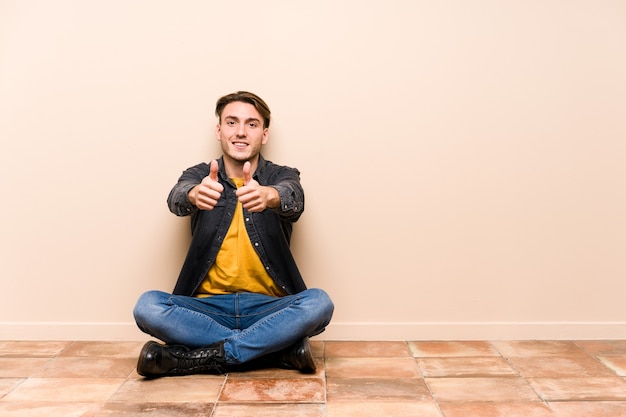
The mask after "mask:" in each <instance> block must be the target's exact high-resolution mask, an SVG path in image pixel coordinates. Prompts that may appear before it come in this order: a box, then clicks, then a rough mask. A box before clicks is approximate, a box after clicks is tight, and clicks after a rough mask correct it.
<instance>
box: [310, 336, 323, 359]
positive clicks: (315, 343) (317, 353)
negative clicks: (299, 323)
mask: <svg viewBox="0 0 626 417" xmlns="http://www.w3.org/2000/svg"><path fill="white" fill-rule="evenodd" d="M310 343H311V351H312V352H313V357H314V358H323V357H324V350H325V342H323V341H321V340H311V341H310Z"/></svg>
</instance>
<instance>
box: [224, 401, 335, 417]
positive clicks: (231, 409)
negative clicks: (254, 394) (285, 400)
mask: <svg viewBox="0 0 626 417" xmlns="http://www.w3.org/2000/svg"><path fill="white" fill-rule="evenodd" d="M325 416H326V406H325V405H324V404H246V405H242V404H218V405H217V407H216V409H215V413H214V414H213V416H212V417H325Z"/></svg>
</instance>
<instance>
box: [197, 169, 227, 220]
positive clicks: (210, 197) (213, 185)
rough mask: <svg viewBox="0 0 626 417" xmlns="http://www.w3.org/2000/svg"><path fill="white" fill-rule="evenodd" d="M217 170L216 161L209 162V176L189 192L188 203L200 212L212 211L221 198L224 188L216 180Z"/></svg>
mask: <svg viewBox="0 0 626 417" xmlns="http://www.w3.org/2000/svg"><path fill="white" fill-rule="evenodd" d="M218 169H219V166H218V164H217V161H216V160H213V161H211V166H210V171H209V175H208V176H206V177H204V179H203V180H202V182H201V183H200V184H198V185H196V186H195V187H193V188H192V189H191V190H190V191H189V201H190V202H191V204H193V205H194V206H196V207H198V208H199V209H200V210H213V208H214V207H215V205H216V204H217V201H218V200H219V199H220V197H221V196H222V192H223V191H224V186H223V185H222V184H220V183H219V181H218V179H217V171H218Z"/></svg>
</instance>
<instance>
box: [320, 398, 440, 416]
mask: <svg viewBox="0 0 626 417" xmlns="http://www.w3.org/2000/svg"><path fill="white" fill-rule="evenodd" d="M326 408H327V417H441V413H440V412H439V409H438V408H437V405H436V404H435V403H434V402H432V401H428V402H419V401H397V402H396V401H394V402H372V401H368V402H364V401H359V402H329V403H328V404H327V406H326Z"/></svg>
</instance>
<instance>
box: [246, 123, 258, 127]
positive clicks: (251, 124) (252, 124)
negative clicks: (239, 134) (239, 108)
mask: <svg viewBox="0 0 626 417" xmlns="http://www.w3.org/2000/svg"><path fill="white" fill-rule="evenodd" d="M248 126H250V127H257V124H256V123H249V124H248Z"/></svg>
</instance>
